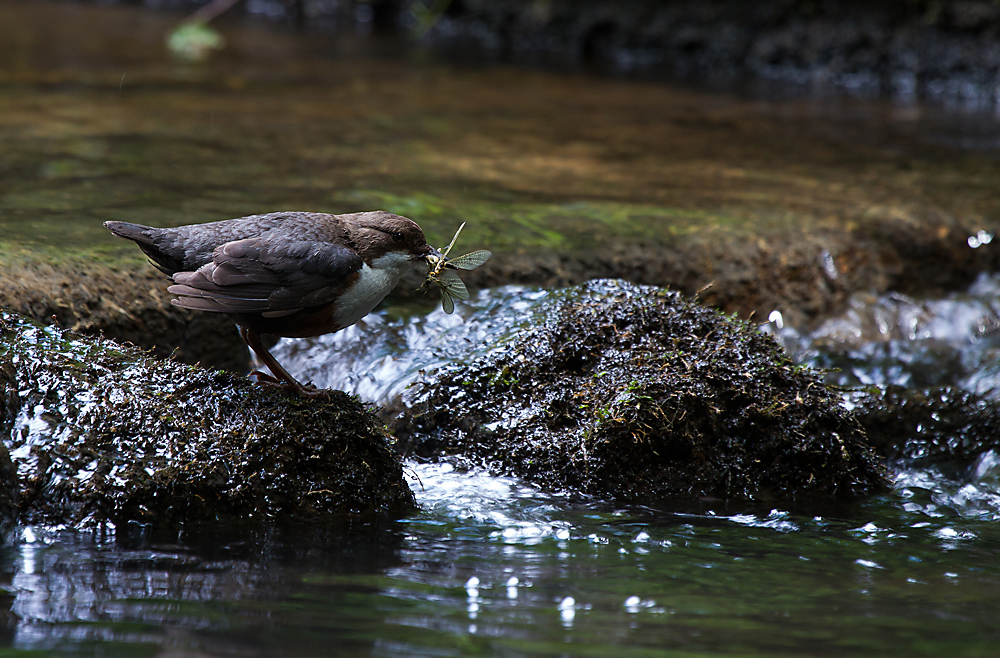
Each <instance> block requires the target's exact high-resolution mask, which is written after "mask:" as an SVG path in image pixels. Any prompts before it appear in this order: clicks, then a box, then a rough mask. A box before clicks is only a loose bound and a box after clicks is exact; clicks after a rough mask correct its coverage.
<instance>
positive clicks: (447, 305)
mask: <svg viewBox="0 0 1000 658" xmlns="http://www.w3.org/2000/svg"><path fill="white" fill-rule="evenodd" d="M463 228H465V222H462V225H461V226H459V227H458V230H457V231H455V237H453V238H452V239H451V242H449V243H448V246H447V247H445V248H444V249H443V250H442V251H441V252H440V255H438V254H431V255H430V256H428V257H427V264H428V265H430V269H429V270H428V271H427V279H426V280H425V281H424V285H425V286H426V285H427V284H428V283H433V284H435V285H436V286H438V287H439V288H440V289H441V308H443V309H444V312H445V313H452V312H453V311H454V310H455V300H456V299H468V298H469V289H468V288H466V287H465V282H464V281H462V279H461V278H460V277H459V276H458V274H456V273H455V272H454V270H474V269H476V268H477V267H479V266H480V265H482V264H483V263H485V262H486V261H488V260H489V259H490V256H492V255H493V252H491V251H487V250H486V249H479V250H477V251H472V252H469V253H467V254H465V255H464V256H458V257H456V258H448V253H449V252H450V251H451V248H452V247H454V246H455V242H456V241H457V240H458V234H459V233H461V232H462V229H463Z"/></svg>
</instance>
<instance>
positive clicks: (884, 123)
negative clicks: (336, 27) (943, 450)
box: [0, 2, 1000, 658]
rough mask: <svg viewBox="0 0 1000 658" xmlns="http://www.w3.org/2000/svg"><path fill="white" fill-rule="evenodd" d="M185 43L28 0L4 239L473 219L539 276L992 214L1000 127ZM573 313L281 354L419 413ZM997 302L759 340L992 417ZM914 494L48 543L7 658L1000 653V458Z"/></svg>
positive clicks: (63, 240)
mask: <svg viewBox="0 0 1000 658" xmlns="http://www.w3.org/2000/svg"><path fill="white" fill-rule="evenodd" d="M176 18H177V17H176V16H171V15H170V14H157V13H152V12H140V11H137V10H133V9H124V8H109V7H98V8H94V7H78V6H75V5H49V4H46V3H17V2H14V3H4V4H0V46H3V48H2V49H0V50H2V53H0V62H2V66H0V143H2V150H0V173H2V178H0V231H2V233H0V247H2V248H4V249H13V248H14V247H17V248H18V249H31V250H37V251H41V252H46V251H47V250H48V251H51V250H56V252H57V253H59V252H60V250H65V251H70V250H76V249H80V248H84V247H85V248H88V249H95V250H96V253H101V254H104V253H110V252H111V251H112V250H117V249H119V248H118V247H117V246H116V245H115V243H113V242H112V240H111V238H110V237H109V236H108V235H107V234H106V233H105V232H104V231H103V230H102V229H101V228H100V221H101V220H104V219H109V218H111V219H126V220H132V221H142V222H144V223H150V224H180V223H186V222H190V221H203V220H210V219H220V218H224V217H230V216H237V215H240V214H246V213H251V212H263V211H270V210H276V209H282V208H316V209H331V210H345V211H346V210H355V209H362V208H368V207H370V206H373V205H380V206H383V207H388V208H390V209H392V210H396V211H398V212H402V213H404V214H409V215H411V216H416V217H418V218H419V219H420V220H421V222H422V223H423V224H425V225H426V226H428V227H429V231H428V232H429V233H430V234H431V237H432V241H433V242H434V243H436V244H440V243H443V242H444V241H445V240H446V239H447V237H448V236H450V234H451V232H452V231H453V230H454V228H455V225H456V224H457V221H458V220H459V219H460V218H467V217H473V218H474V219H475V220H476V221H478V222H479V224H480V227H479V228H478V229H477V228H476V227H475V226H473V224H474V223H475V222H473V223H470V226H469V229H468V233H467V234H465V237H464V238H463V240H467V242H465V243H464V244H466V245H469V248H473V247H477V246H480V245H484V246H486V245H488V246H490V247H497V248H498V249H508V250H513V251H517V250H519V249H523V248H528V247H531V248H537V247H539V246H541V247H550V248H551V247H558V246H560V245H562V244H563V243H564V242H565V241H567V240H569V239H572V240H583V241H587V240H589V241H591V242H600V241H601V240H605V239H609V237H610V238H615V237H621V236H623V235H629V236H634V235H635V234H636V233H638V234H639V235H641V234H642V231H643V230H645V229H644V228H643V225H642V223H641V222H640V224H639V225H631V226H624V227H622V226H620V225H618V224H615V223H614V222H613V221H611V220H609V219H607V218H609V217H610V218H613V219H616V218H617V219H620V218H625V219H627V218H628V217H633V216H640V217H642V218H645V220H648V219H649V218H650V217H667V216H669V217H672V218H675V219H676V218H680V219H681V220H683V222H688V223H689V226H690V227H700V226H702V224H705V225H709V226H726V225H731V224H733V223H738V222H744V221H749V222H750V223H751V224H753V225H755V226H756V225H758V224H759V225H760V226H781V225H784V224H786V223H798V222H810V221H815V222H819V223H820V224H821V225H822V224H823V222H828V221H833V220H830V219H829V217H831V216H836V217H840V218H847V219H848V220H850V219H851V218H854V217H859V216H861V215H862V214H863V213H864V212H866V211H867V209H869V208H872V207H876V206H877V207H891V208H896V207H898V208H905V207H909V206H910V205H913V204H917V205H923V206H929V207H933V208H935V209H937V210H940V211H941V212H950V213H956V214H964V215H963V216H972V217H980V216H981V217H983V218H989V217H994V216H995V214H996V212H998V211H1000V195H998V194H997V192H996V189H995V187H996V180H998V178H997V172H998V171H1000V165H998V164H997V161H996V157H995V153H991V152H990V149H991V148H992V149H995V144H996V143H997V135H1000V130H997V126H996V121H995V119H994V118H991V117H975V118H974V120H972V119H970V118H969V117H961V116H954V115H947V114H942V113H938V112H936V111H934V110H930V109H927V108H920V107H909V108H899V107H893V106H890V105H884V104H880V103H878V102H860V101H834V100H830V99H825V100H823V101H822V102H821V103H814V102H811V101H810V100H809V99H798V100H795V99H793V100H785V101H770V100H766V99H753V98H745V97H737V96H727V95H725V94H719V93H714V92H713V93H702V92H698V91H692V90H684V89H675V88H672V87H668V86H663V85H655V84H650V83H642V82H629V81H621V80H606V79H592V78H588V77H587V76H584V75H580V74H566V73H563V74H547V73H543V72H525V71H514V70H509V69H503V68H495V69H487V70H467V69H455V68H449V67H446V66H443V65H441V64H438V63H434V62H433V61H428V60H427V59H426V58H425V57H423V56H421V55H419V54H417V55H413V54H408V55H403V56H400V55H398V54H397V53H395V52H394V50H393V47H390V46H391V44H390V46H386V45H385V44H380V43H379V42H368V41H365V42H358V41H357V40H356V39H355V38H354V37H350V36H349V35H348V36H344V35H342V36H341V37H339V38H338V39H337V40H333V39H331V38H329V37H326V36H322V35H299V36H300V37H301V38H293V37H292V36H291V35H290V34H289V33H288V30H286V29H284V28H280V27H276V28H268V27H262V26H260V25H240V24H237V23H232V24H230V25H229V27H228V28H227V30H226V37H227V40H228V41H229V44H230V47H229V49H228V50H227V51H225V52H223V53H221V54H220V55H219V56H218V57H217V58H215V59H213V60H211V61H210V62H209V63H206V64H191V63H182V62H176V61H172V60H170V59H169V57H168V56H166V54H165V53H164V52H163V48H162V46H160V45H159V44H161V43H162V35H163V34H164V33H165V31H166V30H167V29H168V28H169V27H170V25H171V24H172V22H173V21H174V20H176ZM11 25H17V26H18V27H17V29H10V26H11ZM568 116H569V117H573V118H574V119H573V120H568V119H567V117H568ZM991 145H993V146H991ZM973 146H974V147H975V149H968V150H965V149H967V148H968V147H973ZM897 165H898V166H897ZM645 220H644V221H645ZM623 221H624V220H623ZM626 224H627V222H626ZM483 227H485V228H483ZM477 230H478V232H476V231H477ZM691 230H694V229H693V228H691ZM567 236H570V238H568V237H567ZM974 237H975V239H976V240H979V242H980V243H981V244H988V243H989V241H991V240H992V235H991V234H989V233H988V232H984V233H982V234H981V235H979V234H977V236H974ZM970 239H971V238H970ZM970 246H972V245H971V244H970ZM552 294H553V292H552V291H547V290H544V289H536V288H528V287H522V286H507V287H503V288H497V289H492V290H486V291H481V292H480V293H479V294H478V295H476V296H475V297H474V299H473V300H471V301H470V302H469V303H463V304H460V305H459V306H458V308H457V310H456V313H455V314H453V315H446V314H444V313H443V312H442V311H441V310H440V309H435V310H428V307H427V305H426V304H425V305H423V306H420V305H418V306H417V307H415V308H414V307H402V306H390V307H389V308H387V309H385V310H382V311H380V312H378V313H376V314H374V315H372V316H370V317H369V318H367V319H366V320H365V321H364V322H362V323H360V324H359V325H358V326H356V327H353V328H351V329H348V330H346V331H344V332H341V333H339V334H335V335H332V336H326V337H322V338H319V339H313V340H300V341H285V342H283V343H281V344H280V345H279V347H278V348H277V349H276V351H275V352H276V354H277V355H278V357H279V359H281V360H282V361H283V362H285V363H286V364H287V365H289V367H290V369H291V370H292V371H293V372H294V373H295V374H296V375H298V376H301V377H303V378H306V379H312V380H313V381H315V382H316V383H318V384H320V385H324V386H337V387H340V388H344V389H345V390H351V391H355V392H357V393H358V394H360V395H361V396H362V397H364V398H365V399H367V400H370V401H372V402H375V403H379V404H391V403H393V402H394V401H396V400H398V399H399V398H400V397H401V396H405V395H406V394H407V386H408V385H409V384H410V383H412V382H414V381H417V380H419V378H420V377H422V376H423V374H422V372H426V371H427V370H430V369H433V368H436V367H441V366H445V365H447V364H448V363H450V362H452V361H454V360H456V359H459V360H460V359H467V358H470V357H471V356H473V355H475V354H476V353H478V352H481V351H482V350H484V349H489V346H490V345H491V344H492V343H493V342H494V341H495V340H496V338H497V337H498V336H500V335H502V334H503V333H505V332H507V331H510V330H511V328H512V327H513V326H516V325H517V324H518V323H523V322H529V321H530V320H531V317H532V313H533V309H535V308H538V306H539V305H540V304H542V303H543V302H544V301H545V299H546V298H547V297H548V296H549V295H552ZM998 297H1000V283H998V279H997V278H995V277H989V276H985V275H984V276H983V277H982V278H981V279H979V280H978V281H977V282H976V283H975V284H974V285H973V286H972V287H971V288H969V289H968V290H964V291H962V292H961V293H958V292H955V293H951V294H943V295H939V296H936V297H933V298H925V299H915V298H910V297H906V296H903V295H898V294H889V295H883V296H865V295H860V294H859V295H856V296H855V297H853V298H852V300H851V303H850V305H849V307H848V309H847V310H846V311H845V312H844V313H842V314H839V315H837V316H835V317H833V318H830V319H829V320H827V321H826V322H825V323H823V324H822V325H820V326H819V327H818V328H816V329H815V330H810V331H806V330H804V329H799V330H795V329H793V328H789V327H784V326H782V327H779V326H778V324H777V318H775V320H774V321H772V322H771V323H769V324H767V325H765V326H764V327H763V330H765V331H770V332H772V333H774V334H775V335H776V337H777V338H778V339H779V340H780V341H782V343H783V344H784V345H785V346H786V348H788V349H789V351H790V352H791V353H792V354H793V356H794V357H795V358H797V359H799V360H802V361H805V362H808V363H812V364H815V365H819V366H822V367H825V368H835V369H837V370H836V371H835V372H832V373H831V375H830V377H831V378H832V379H833V380H834V381H836V382H838V383H842V384H846V385H887V384H900V385H904V386H911V387H923V386H939V385H954V386H958V387H960V388H964V389H967V390H971V391H975V392H979V393H983V394H986V395H990V396H993V397H995V395H996V394H995V391H996V390H997V378H998V377H1000V370H998V369H997V366H996V363H997V359H996V356H997V351H998V349H1000V338H998V336H1000V332H997V330H996V328H997V326H998V324H1000V322H998V314H1000V305H998V304H1000V302H998V301H997V299H998ZM893 475H894V480H895V485H894V487H893V489H892V490H891V491H890V492H889V493H887V494H886V495H884V496H881V497H878V498H874V499H871V500H867V501H863V502H861V503H857V504H853V505H830V506H828V507H824V508H816V507H809V508H801V509H800V508H798V507H796V506H794V505H787V504H786V505H782V506H779V507H777V508H774V507H772V506H770V505H765V506H752V505H730V504H726V503H725V502H722V501H710V500H705V501H692V502H690V503H687V504H685V505H674V506H670V505H663V506H659V507H631V508H618V507H615V506H613V505H609V504H607V503H601V502H598V501H593V500H587V499H580V498H570V497H566V496H559V495H553V494H550V493H546V492H541V491H536V490H533V489H531V488H529V487H526V486H524V484H523V483H519V482H518V481H516V480H511V479H508V478H499V477H492V476H490V475H488V474H486V473H483V472H481V471H479V470H476V469H467V468H464V467H463V466H462V464H454V465H453V464H418V463H409V464H408V466H407V477H408V479H409V480H410V484H411V487H412V488H413V490H414V492H415V493H416V496H417V500H418V502H419V504H420V511H419V512H418V513H417V514H415V515H414V516H413V517H412V518H408V519H402V520H398V521H393V522H384V523H382V524H378V525H374V526H361V527H355V526H350V527H345V528H336V529H324V530H317V529H311V530H308V531H306V530H301V529H300V530H298V531H295V530H284V531H278V530H272V531H236V530H232V531H230V530H227V529H224V528H211V529H195V528H191V529H187V530H186V531H185V533H184V534H182V535H180V536H177V537H163V536H161V535H160V534H158V533H157V532H156V529H155V528H148V527H142V526H138V525H136V526H130V527H124V528H117V529H116V530H115V531H114V532H109V533H106V534H100V533H94V534H81V533H78V532H75V531H73V530H71V529H66V528H40V527H22V528H18V529H17V530H16V532H15V533H14V534H13V535H12V536H10V537H8V538H7V541H5V543H4V547H3V549H2V550H0V587H2V591H3V594H2V603H0V644H2V646H0V656H8V655H11V656H15V655H17V656H20V655H24V656H36V655H52V654H58V655H83V656H122V655H128V656H132V655H135V656H165V657H166V656H171V657H179V656H192V657H193V656H359V655H375V656H466V655H470V656H471V655H489V656H611V655H614V656H621V657H622V658H624V657H631V656H642V657H646V656H803V657H804V656H1000V450H986V451H985V452H984V453H983V454H981V455H980V456H979V458H978V460H977V461H976V463H975V464H973V465H972V466H971V467H970V468H968V469H967V470H965V471H962V472H960V473H955V472H954V471H953V470H948V471H947V472H944V471H943V470H940V469H937V468H936V467H934V466H925V467H922V468H920V469H917V468H913V467H911V466H907V465H906V464H897V465H895V466H894V472H893Z"/></svg>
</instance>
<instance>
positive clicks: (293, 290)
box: [167, 236, 363, 317]
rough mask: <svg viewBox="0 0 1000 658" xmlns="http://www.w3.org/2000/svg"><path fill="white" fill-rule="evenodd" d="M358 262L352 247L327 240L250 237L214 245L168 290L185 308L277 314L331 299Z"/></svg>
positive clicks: (351, 276)
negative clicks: (206, 259)
mask: <svg viewBox="0 0 1000 658" xmlns="http://www.w3.org/2000/svg"><path fill="white" fill-rule="evenodd" d="M362 264H363V263H362V260H361V258H360V257H359V256H358V255H357V254H356V253H354V252H353V251H351V250H349V249H345V248H344V247H340V246H337V245H333V244H329V243H317V242H315V241H277V240H275V239H270V240H269V239H268V236H264V237H262V238H260V237H258V238H248V239H246V240H236V241H233V242H227V243H225V244H223V245H221V246H219V247H217V248H216V249H215V251H214V252H213V253H212V262H211V263H207V264H205V265H203V266H202V267H200V268H198V270H197V271H194V272H178V273H177V274H174V276H173V279H174V284H175V285H172V286H170V287H169V288H168V289H167V290H169V291H170V292H171V293H173V294H175V295H177V299H174V300H172V303H174V304H176V305H177V306H182V307H184V308H191V309H195V310H199V311H213V312H217V313H260V314H262V315H263V316H264V317H281V316H283V315H290V314H292V313H295V312H297V311H300V310H302V309H305V308H310V307H316V306H324V305H326V304H328V303H330V302H331V301H333V299H334V298H335V297H336V295H337V294H338V293H339V292H340V291H342V290H343V289H344V288H345V287H347V286H348V285H349V284H350V283H351V282H352V281H353V280H354V279H355V278H356V277H357V275H356V272H358V270H360V269H361V266H362Z"/></svg>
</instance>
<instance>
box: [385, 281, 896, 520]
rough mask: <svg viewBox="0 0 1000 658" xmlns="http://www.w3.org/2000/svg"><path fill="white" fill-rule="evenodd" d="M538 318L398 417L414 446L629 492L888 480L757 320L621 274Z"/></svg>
mask: <svg viewBox="0 0 1000 658" xmlns="http://www.w3.org/2000/svg"><path fill="white" fill-rule="evenodd" d="M531 312H532V313H533V314H534V315H533V317H532V319H531V321H529V322H527V323H525V328H522V329H519V330H516V331H513V332H511V333H510V334H509V335H507V336H506V337H504V338H501V339H500V340H499V342H498V343H497V344H496V345H495V346H494V347H493V349H491V350H490V351H489V352H488V353H486V354H485V355H482V356H480V357H479V358H477V359H475V360H474V361H473V362H472V363H471V364H470V365H468V366H453V367H450V368H444V369H442V370H441V371H440V372H439V373H438V374H437V375H436V376H432V377H429V378H427V379H425V380H424V381H422V382H421V383H419V384H418V385H417V387H416V391H415V392H414V393H412V394H411V395H410V396H409V398H410V400H409V403H408V406H409V411H408V412H405V413H404V414H403V415H402V417H401V419H400V420H399V421H398V422H397V428H396V430H397V435H398V436H400V438H401V439H402V441H403V442H402V445H403V446H405V447H406V449H408V450H411V451H413V452H414V453H415V454H417V455H418V456H422V457H425V458H431V459H433V458H439V457H443V456H448V455H463V456H466V457H469V458H471V459H472V460H474V461H476V462H479V463H481V464H483V465H485V466H487V467H489V468H491V469H492V470H493V471H494V472H500V473H505V474H511V475H517V476H520V477H523V478H525V479H527V480H529V481H530V482H532V483H534V484H536V485H539V486H542V487H543V488H546V489H550V490H562V491H573V492H580V493H585V494H591V495H595V496H598V497H602V498H614V499H618V500H648V499H660V498H689V499H690V498H694V497H718V498H727V499H744V500H762V501H763V500H772V499H775V498H784V499H788V498H791V497H808V496H816V495H822V496H824V497H829V496H836V497H842V498H851V497H857V496H859V495H863V494H866V493H869V492H873V491H877V490H879V489H881V488H882V487H884V486H885V484H886V479H885V477H886V476H885V472H884V469H883V466H882V465H881V464H880V461H879V459H878V458H877V456H876V455H875V453H874V452H873V451H872V449H871V448H870V446H869V445H868V441H867V437H866V435H865V432H864V430H863V428H862V427H861V425H860V424H859V423H858V421H857V419H856V418H855V417H854V416H853V415H852V413H851V412H849V411H848V410H847V409H846V408H845V406H844V405H843V401H842V398H841V395H840V393H839V392H838V391H837V390H835V389H833V388H831V387H829V386H827V385H826V384H824V383H823V382H822V380H821V378H820V374H819V373H818V372H816V371H813V370H811V369H809V368H806V367H802V366H797V365H795V364H794V363H792V362H791V361H790V360H789V359H788V357H787V356H786V355H785V353H784V352H783V351H782V350H781V348H780V347H779V346H778V345H777V344H776V343H775V342H774V340H773V339H772V338H771V337H770V336H767V335H764V334H762V333H761V332H759V331H757V329H756V327H755V326H754V325H752V324H750V323H748V322H744V321H740V320H737V319H734V318H731V317H728V316H725V315H723V314H721V313H719V312H718V311H716V310H714V309H710V308H708V307H705V306H702V305H700V304H698V303H696V302H694V301H691V300H689V299H686V298H684V297H682V296H681V295H680V294H678V293H676V292H671V291H667V290H664V289H660V288H652V287H643V286H635V285H631V284H627V283H624V282H618V281H607V280H605V281H594V282H591V283H589V284H586V285H584V286H578V287H573V288H568V289H566V290H564V291H561V292H560V293H554V294H552V295H551V296H550V297H549V298H548V301H546V302H545V303H544V304H542V305H540V306H538V307H535V308H534V309H532V311H531Z"/></svg>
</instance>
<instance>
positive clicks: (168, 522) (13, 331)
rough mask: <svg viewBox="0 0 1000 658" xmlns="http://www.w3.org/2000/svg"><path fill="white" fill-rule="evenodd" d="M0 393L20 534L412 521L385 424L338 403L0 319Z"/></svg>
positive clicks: (342, 400)
mask: <svg viewBox="0 0 1000 658" xmlns="http://www.w3.org/2000/svg"><path fill="white" fill-rule="evenodd" d="M0 392H2V394H0V401H2V405H0V409H2V411H3V416H2V418H0V436H2V437H3V439H4V445H5V447H6V448H7V449H8V451H9V454H10V457H11V459H12V462H13V468H14V469H15V470H16V483H11V482H10V478H9V477H7V478H5V485H6V486H7V488H10V487H11V486H12V485H13V486H14V489H15V498H16V517H17V520H18V521H21V522H25V523H41V524H48V525H59V524H66V525H70V526H76V527H85V526H92V525H97V524H103V523H108V522H110V523H114V524H122V523H125V522H130V521H139V522H149V523H152V524H156V525H158V526H160V527H164V526H172V525H176V524H180V523H185V522H196V523H203V522H210V523H215V522H223V523H243V522H264V523H269V522H280V523H285V522H299V521H301V522H320V521H325V520H330V519H340V518H345V517H357V516H369V515H395V514H403V513H406V512H409V511H411V510H412V509H413V505H414V503H413V496H412V493H411V492H410V490H409V487H408V486H407V485H406V483H405V481H404V480H403V477H402V465H401V463H400V461H399V458H398V457H397V456H396V453H395V452H393V450H392V449H391V447H390V437H389V435H388V433H387V431H386V428H385V425H384V424H383V423H382V422H381V421H380V420H379V419H378V418H377V417H376V416H375V415H374V414H373V413H372V412H371V411H370V410H369V409H366V408H365V406H364V405H362V404H361V403H360V402H359V401H358V400H357V399H356V398H353V397H350V396H348V395H346V394H344V393H339V392H333V393H332V395H331V396H330V398H329V399H328V400H322V401H317V400H304V399H301V398H298V397H295V396H294V395H292V394H289V393H287V392H284V391H280V390H275V389H268V388H262V387H260V386H258V385H256V384H254V383H253V382H250V381H249V380H248V379H246V378H244V377H239V376H236V375H232V374H230V373H225V372H221V371H211V370H205V369H202V368H196V367H191V366H187V365H183V364H180V363H176V362H174V361H170V360H159V359H155V358H152V357H151V356H150V355H149V354H148V353H146V352H143V351H141V350H139V349H137V348H134V347H130V346H121V345H118V344H116V343H114V342H113V341H110V340H105V339H99V338H90V337H84V336H79V335H75V334H72V333H68V332H64V331H63V330H61V329H59V328H57V327H52V326H50V327H41V326H39V325H37V324H35V323H33V322H31V321H29V320H27V319H26V318H23V317H22V316H18V315H16V314H13V313H11V312H8V311H4V310H0ZM0 462H2V459H0ZM0 466H2V464H0ZM2 470H3V469H2V468H0V471H2ZM8 475H9V474H8ZM0 498H2V496H0Z"/></svg>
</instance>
